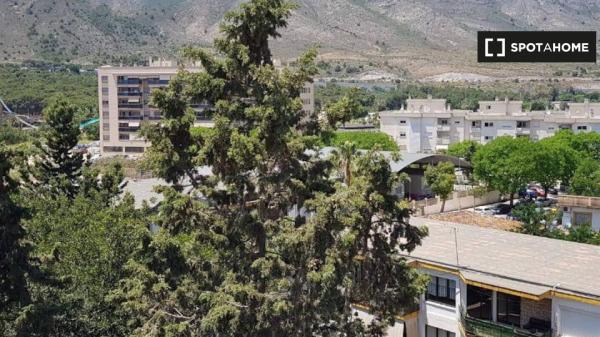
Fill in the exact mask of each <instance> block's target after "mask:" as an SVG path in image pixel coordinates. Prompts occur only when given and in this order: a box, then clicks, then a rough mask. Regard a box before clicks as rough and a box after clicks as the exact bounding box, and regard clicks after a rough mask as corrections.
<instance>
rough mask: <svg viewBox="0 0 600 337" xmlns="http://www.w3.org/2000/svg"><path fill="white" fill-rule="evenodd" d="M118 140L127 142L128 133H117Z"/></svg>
mask: <svg viewBox="0 0 600 337" xmlns="http://www.w3.org/2000/svg"><path fill="white" fill-rule="evenodd" d="M119 140H129V134H128V133H119Z"/></svg>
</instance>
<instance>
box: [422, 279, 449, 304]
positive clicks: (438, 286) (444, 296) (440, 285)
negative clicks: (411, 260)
mask: <svg viewBox="0 0 600 337" xmlns="http://www.w3.org/2000/svg"><path fill="white" fill-rule="evenodd" d="M426 298H427V300H428V301H433V302H440V303H444V304H449V305H456V281H454V280H449V279H447V278H443V277H436V276H432V277H431V281H430V282H429V285H428V286H427V293H426Z"/></svg>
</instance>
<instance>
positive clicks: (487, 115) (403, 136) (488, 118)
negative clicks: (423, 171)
mask: <svg viewBox="0 0 600 337" xmlns="http://www.w3.org/2000/svg"><path fill="white" fill-rule="evenodd" d="M522 105H523V102H522V101H509V100H508V99H505V100H498V99H496V100H494V101H480V102H479V109H478V110H477V111H469V110H454V109H452V108H451V107H450V105H449V104H447V103H446V100H445V99H433V98H432V97H431V96H429V97H428V98H426V99H408V100H407V104H406V107H402V108H401V109H400V110H397V111H385V112H381V113H380V115H379V116H380V125H381V126H380V128H381V131H382V132H384V133H386V134H388V135H390V136H391V137H392V138H393V139H394V140H395V141H396V142H397V143H398V145H399V147H400V150H401V151H406V152H411V153H432V152H436V151H439V150H444V149H447V148H448V145H450V144H452V143H456V142H460V141H464V140H473V141H476V142H479V143H482V144H485V143H487V142H489V141H491V140H493V139H494V138H496V137H500V136H513V137H529V138H531V139H533V140H539V139H542V138H545V137H549V136H552V135H553V134H555V133H556V132H557V131H559V130H561V129H570V130H573V131H574V132H587V131H600V103H591V102H589V101H587V100H586V101H585V102H584V103H568V104H567V109H565V110H559V109H560V105H555V106H554V109H553V110H546V111H523V107H522Z"/></svg>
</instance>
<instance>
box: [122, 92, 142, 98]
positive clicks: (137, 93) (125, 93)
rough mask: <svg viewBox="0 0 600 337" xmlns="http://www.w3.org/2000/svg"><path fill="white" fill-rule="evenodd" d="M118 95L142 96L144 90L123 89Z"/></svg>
mask: <svg viewBox="0 0 600 337" xmlns="http://www.w3.org/2000/svg"><path fill="white" fill-rule="evenodd" d="M117 95H119V96H127V97H131V96H133V97H138V96H142V92H141V91H137V92H136V91H121V92H119V93H118V94H117Z"/></svg>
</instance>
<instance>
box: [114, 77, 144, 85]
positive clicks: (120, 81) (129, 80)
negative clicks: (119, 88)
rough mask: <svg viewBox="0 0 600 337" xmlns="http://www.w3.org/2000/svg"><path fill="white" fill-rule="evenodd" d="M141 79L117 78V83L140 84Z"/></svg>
mask: <svg viewBox="0 0 600 337" xmlns="http://www.w3.org/2000/svg"><path fill="white" fill-rule="evenodd" d="M141 83H142V81H140V79H137V78H136V79H128V80H118V81H117V85H131V84H133V85H140V84H141Z"/></svg>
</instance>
